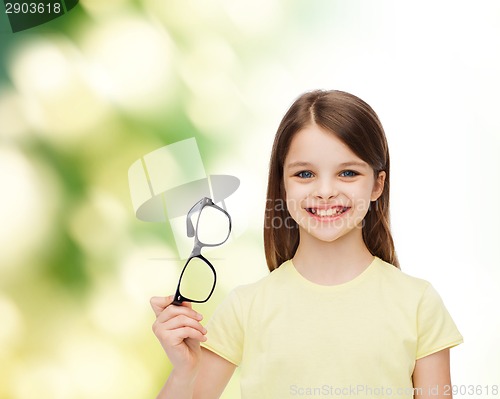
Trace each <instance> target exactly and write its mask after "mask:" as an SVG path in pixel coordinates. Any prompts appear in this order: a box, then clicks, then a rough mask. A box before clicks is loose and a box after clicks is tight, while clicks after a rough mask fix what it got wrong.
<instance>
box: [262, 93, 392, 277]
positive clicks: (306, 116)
mask: <svg viewBox="0 0 500 399" xmlns="http://www.w3.org/2000/svg"><path fill="white" fill-rule="evenodd" d="M312 124H316V125H317V126H319V127H321V128H323V129H324V130H326V131H329V132H331V133H332V134H334V135H335V136H337V137H338V138H339V139H340V140H342V141H343V142H344V143H345V144H346V145H347V146H348V147H349V148H350V149H351V151H352V152H354V153H355V154H356V155H357V156H358V157H360V158H361V159H362V160H363V161H365V162H366V163H368V164H369V165H370V167H371V168H372V169H373V171H374V174H375V178H377V176H378V174H379V172H381V171H384V172H385V174H386V177H385V184H384V190H383V192H382V194H381V196H380V197H379V198H378V200H377V201H376V202H375V203H372V204H371V206H370V210H369V211H368V213H367V214H366V216H365V218H364V220H363V228H362V234H363V240H364V242H365V244H366V246H367V248H368V250H369V251H370V252H371V253H372V255H376V256H378V257H379V258H381V259H382V260H384V261H386V262H389V263H391V264H393V265H394V266H396V267H399V262H398V259H397V256H396V251H395V249H394V241H393V239H392V235H391V230H390V225H389V177H390V174H389V172H390V170H389V166H390V162H389V149H388V146H387V139H386V137H385V133H384V129H383V128H382V124H381V123H380V121H379V119H378V116H377V114H376V113H375V111H373V109H372V108H371V107H370V106H369V105H368V104H367V103H365V102H364V101H363V100H361V99H360V98H358V97H356V96H354V95H352V94H349V93H346V92H342V91H336V90H335V91H321V90H318V91H313V92H309V93H305V94H303V95H302V96H300V97H299V98H298V99H297V100H296V101H295V102H294V103H293V104H292V106H291V107H290V109H289V110H288V111H287V113H286V114H285V116H284V117H283V119H282V121H281V123H280V125H279V127H278V131H277V132H276V137H275V139H274V144H273V149H272V153H271V162H270V165H269V179H268V186H267V205H266V211H265V218H264V249H265V254H266V260H267V266H268V267H269V270H270V271H273V270H274V269H276V268H278V267H279V266H280V265H281V264H282V263H283V262H284V261H286V260H288V259H291V258H292V257H293V255H294V254H295V251H296V250H297V247H298V245H299V229H298V225H297V223H296V222H295V221H294V220H293V219H292V217H291V216H290V213H289V212H288V210H287V209H286V206H285V198H286V193H285V187H284V181H283V165H284V162H285V157H286V155H287V153H288V149H289V148H290V143H291V142H292V138H293V137H294V135H295V134H296V133H297V132H298V131H299V130H302V129H304V128H306V127H307V126H310V125H312Z"/></svg>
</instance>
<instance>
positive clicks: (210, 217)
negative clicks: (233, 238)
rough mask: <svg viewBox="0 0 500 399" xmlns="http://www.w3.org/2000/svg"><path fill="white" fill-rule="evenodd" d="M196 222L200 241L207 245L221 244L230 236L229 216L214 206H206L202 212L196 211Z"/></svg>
mask: <svg viewBox="0 0 500 399" xmlns="http://www.w3.org/2000/svg"><path fill="white" fill-rule="evenodd" d="M191 220H192V221H194V222H195V223H196V221H197V226H196V234H197V237H198V241H200V242H201V243H202V244H205V245H219V244H222V243H223V242H224V241H226V239H227V237H228V236H229V230H230V227H229V223H230V222H229V218H228V217H227V215H226V214H224V212H221V211H220V210H219V209H217V208H215V207H213V206H205V207H203V209H202V210H201V212H196V213H195V214H194V215H193V216H192V218H191Z"/></svg>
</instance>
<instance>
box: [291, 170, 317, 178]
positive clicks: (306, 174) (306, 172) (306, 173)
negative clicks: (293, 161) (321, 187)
mask: <svg viewBox="0 0 500 399" xmlns="http://www.w3.org/2000/svg"><path fill="white" fill-rule="evenodd" d="M295 176H297V177H300V178H301V179H310V178H311V177H313V173H312V172H311V171H309V170H303V171H302V172H299V173H296V174H295Z"/></svg>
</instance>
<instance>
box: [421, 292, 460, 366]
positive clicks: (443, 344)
mask: <svg viewBox="0 0 500 399" xmlns="http://www.w3.org/2000/svg"><path fill="white" fill-rule="evenodd" d="M417 331H418V342H417V356H416V358H417V359H420V358H422V357H424V356H427V355H430V354H432V353H435V352H438V351H440V350H442V349H446V348H451V347H453V346H456V345H458V344H460V343H462V342H463V337H462V335H461V334H460V332H459V331H458V329H457V326H456V325H455V323H454V321H453V319H452V318H451V316H450V314H449V313H448V310H447V309H446V307H445V306H444V303H443V301H442V299H441V297H440V296H439V294H438V293H437V291H436V290H435V289H434V287H432V285H430V284H429V285H428V286H427V288H426V290H425V292H424V294H423V296H422V298H421V300H420V303H419V306H418V312H417Z"/></svg>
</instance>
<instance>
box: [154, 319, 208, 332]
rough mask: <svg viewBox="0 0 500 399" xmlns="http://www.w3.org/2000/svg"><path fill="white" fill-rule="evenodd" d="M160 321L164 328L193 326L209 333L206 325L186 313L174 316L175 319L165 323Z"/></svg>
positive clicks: (172, 328)
mask: <svg viewBox="0 0 500 399" xmlns="http://www.w3.org/2000/svg"><path fill="white" fill-rule="evenodd" d="M158 323H159V324H160V325H161V327H160V328H163V329H166V330H175V329H178V328H182V327H191V328H194V329H195V330H198V331H199V332H201V333H202V334H206V333H207V329H206V328H205V327H203V326H202V325H201V324H200V323H199V322H198V321H197V320H194V319H192V318H191V317H188V316H185V315H179V316H177V317H174V318H173V319H169V320H167V321H165V322H163V323H161V322H159V321H158Z"/></svg>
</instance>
